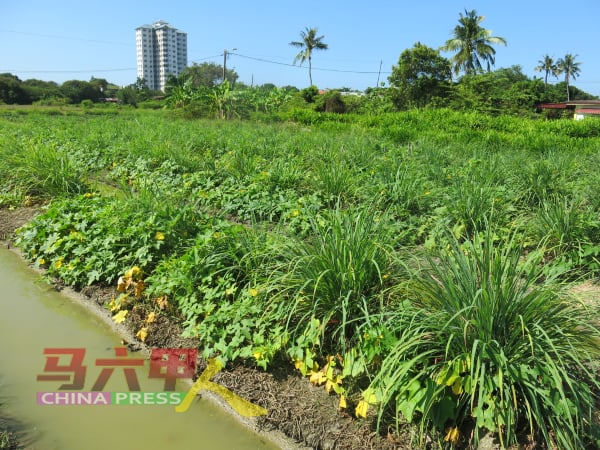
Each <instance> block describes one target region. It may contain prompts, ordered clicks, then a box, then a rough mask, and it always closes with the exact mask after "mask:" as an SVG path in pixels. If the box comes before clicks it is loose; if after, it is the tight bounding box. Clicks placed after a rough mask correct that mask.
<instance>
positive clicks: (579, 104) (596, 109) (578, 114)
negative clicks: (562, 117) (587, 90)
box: [536, 100, 600, 120]
mask: <svg viewBox="0 0 600 450" xmlns="http://www.w3.org/2000/svg"><path fill="white" fill-rule="evenodd" d="M536 109H537V110H538V111H541V110H543V109H547V110H571V111H573V118H574V119H575V120H581V119H584V118H586V117H599V118H600V100H572V101H570V102H561V103H540V104H539V105H536Z"/></svg>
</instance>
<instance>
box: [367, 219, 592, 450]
mask: <svg viewBox="0 0 600 450" xmlns="http://www.w3.org/2000/svg"><path fill="white" fill-rule="evenodd" d="M493 234H494V233H493V231H492V230H490V229H488V230H487V231H486V232H485V233H483V234H477V235H476V236H475V237H474V238H473V239H472V240H469V241H467V242H465V243H463V244H460V243H459V242H458V241H456V240H451V244H450V245H449V247H448V248H447V250H443V251H440V253H439V254H437V255H436V256H435V257H432V258H430V259H429V260H428V264H427V266H426V268H425V269H424V270H423V272H422V273H421V274H420V276H419V277H417V278H416V279H415V281H414V285H413V292H414V295H413V296H412V297H413V300H412V306H411V307H409V308H405V309H403V310H401V311H399V312H398V313H396V314H395V315H393V316H392V318H391V319H390V321H389V327H390V329H392V330H393V332H395V334H396V335H397V337H398V341H397V343H396V344H395V346H394V347H393V349H392V350H391V352H390V354H389V355H388V356H387V358H385V360H384V361H383V363H382V367H381V371H380V373H379V374H378V375H377V377H376V378H375V380H374V382H373V384H372V387H373V388H374V389H375V390H376V391H377V392H378V393H379V395H380V398H381V401H382V404H383V408H382V409H381V412H380V420H381V419H382V417H383V415H384V414H385V413H386V412H389V411H392V412H394V411H395V415H396V420H397V421H398V423H400V422H402V421H403V420H406V419H409V420H411V419H418V421H419V423H420V424H421V432H422V435H424V434H425V431H426V430H428V429H430V428H431V427H432V428H433V429H436V430H437V431H438V432H440V433H444V432H446V431H448V430H450V431H452V430H454V429H460V430H461V431H462V433H463V434H464V437H465V438H466V439H472V440H473V441H474V443H475V444H477V441H478V439H479V436H480V433H481V432H482V431H483V432H484V431H486V430H489V431H491V432H494V433H496V434H497V436H498V438H499V440H500V443H501V444H502V446H503V447H508V446H510V445H512V444H515V443H516V442H517V439H518V438H519V437H520V436H523V435H524V434H529V435H531V436H533V439H534V440H535V441H536V442H537V443H540V442H542V443H543V444H544V445H546V446H548V448H551V447H558V448H561V449H580V448H589V447H586V446H588V445H590V441H591V439H592V437H593V435H594V434H595V435H596V436H595V438H596V439H597V438H598V436H597V432H598V429H597V424H594V419H593V411H594V407H595V402H597V401H598V394H599V392H600V382H599V379H598V361H600V345H599V343H600V330H599V328H598V324H597V323H593V322H591V321H590V317H597V312H598V311H597V310H594V311H591V310H590V308H589V307H586V306H584V305H582V304H580V303H578V302H577V301H575V300H574V299H573V298H571V297H569V296H568V295H567V294H566V293H565V291H564V290H563V289H561V286H560V285H557V284H556V280H553V279H551V278H548V277H546V278H544V277H543V274H542V272H541V268H540V266H539V264H538V263H539V261H537V260H535V258H534V256H533V255H534V253H531V254H530V255H529V256H527V257H523V253H522V248H521V247H520V246H519V245H518V244H517V243H516V242H515V241H514V240H509V241H503V242H495V241H494V240H493ZM470 429H474V432H473V433H472V435H470V432H469V430H470ZM457 436H458V434H456V433H454V434H452V433H448V434H447V435H446V439H447V440H449V441H451V442H453V443H455V444H456V443H457V442H458V439H456V438H457Z"/></svg>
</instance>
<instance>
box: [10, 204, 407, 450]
mask: <svg viewBox="0 0 600 450" xmlns="http://www.w3.org/2000/svg"><path fill="white" fill-rule="evenodd" d="M39 212H40V208H39V207H28V208H18V209H14V210H9V209H0V240H1V241H3V245H4V246H8V247H12V245H11V239H12V238H13V237H14V231H15V230H16V229H17V228H19V227H20V226H22V225H24V224H25V223H27V222H28V221H29V220H31V219H32V218H33V217H34V216H35V215H36V214H37V213H39ZM56 288H57V289H63V288H62V286H60V284H57V285H56ZM64 291H65V293H66V294H68V295H70V296H71V297H73V298H75V299H77V300H78V301H79V302H80V303H82V304H84V305H85V306H86V307H88V308H89V309H90V310H92V311H93V312H94V314H97V315H99V316H100V317H102V318H103V319H104V320H105V321H106V322H107V323H108V324H110V325H111V326H113V327H114V328H115V329H116V330H117V331H118V332H119V334H120V335H121V336H122V337H123V339H124V341H127V342H128V343H129V347H130V349H131V350H142V351H146V352H147V351H148V349H149V347H163V348H173V347H187V348H189V347H191V346H197V345H198V344H199V343H198V342H196V341H194V340H190V339H184V338H182V337H181V329H180V327H179V326H178V325H177V324H175V323H171V322H169V320H168V319H167V318H166V317H162V318H161V319H160V320H158V321H157V322H156V323H153V324H152V329H151V330H149V331H150V332H149V334H148V341H147V342H146V343H145V344H142V343H141V342H139V341H137V340H136V339H135V338H134V337H133V335H134V332H133V329H134V328H131V326H133V327H135V326H136V325H138V324H137V323H136V322H138V320H139V322H140V323H141V321H142V320H143V317H144V315H143V313H142V312H141V311H140V314H139V317H136V316H137V315H136V314H132V315H131V316H132V319H133V320H132V321H127V323H128V324H129V327H128V326H117V325H116V324H114V322H113V321H112V320H111V317H110V314H109V313H108V310H106V309H105V308H104V307H103V305H104V304H106V303H107V302H108V301H110V299H111V298H112V297H113V296H114V295H115V294H116V289H115V287H101V286H89V287H86V288H84V289H82V290H81V291H80V292H74V291H72V290H71V289H64ZM132 312H134V311H132ZM204 368H205V365H204V364H200V367H199V368H198V374H199V373H201V372H202V371H203V370H204ZM213 381H215V382H217V383H219V384H221V385H223V386H225V387H227V388H229V389H230V390H231V391H233V392H235V393H236V394H238V395H239V396H241V397H242V398H244V399H246V400H249V401H251V402H252V403H255V404H258V405H260V406H262V407H264V408H266V409H267V410H268V414H267V415H266V416H263V417H260V418H258V419H253V420H242V422H243V423H244V424H245V425H247V426H249V427H250V428H252V429H254V430H256V431H258V432H259V433H261V434H263V435H265V436H266V437H267V438H269V439H271V440H272V441H274V442H275V444H276V445H279V446H280V447H282V448H289V449H300V448H315V449H328V450H329V449H340V450H345V449H382V450H386V449H405V448H412V446H411V444H410V439H409V436H406V437H405V439H402V440H400V439H397V438H393V437H392V436H391V435H390V436H388V437H383V436H380V435H378V434H377V433H376V432H375V431H374V430H373V424H372V423H371V422H369V421H364V420H361V421H359V420H356V419H354V418H353V417H351V416H350V415H349V414H348V413H346V412H343V411H339V410H338V399H337V397H334V396H330V395H328V394H327V393H326V392H325V390H324V389H323V387H315V386H313V385H311V384H310V383H309V382H308V380H307V379H306V378H302V377H301V376H300V375H299V374H298V373H297V371H295V370H294V369H293V367H292V365H291V364H287V363H285V362H284V363H282V364H280V365H279V366H274V367H273V368H272V369H271V370H270V371H269V372H263V371H262V370H260V369H258V370H257V369H255V368H252V367H245V366H243V365H236V366H232V367H229V366H228V367H227V368H226V369H224V370H223V371H221V372H219V373H218V374H217V375H216V376H215V377H214V378H213ZM201 395H206V394H205V393H202V394H201ZM209 396H210V393H209ZM211 397H212V399H213V400H215V401H217V402H218V403H220V404H222V405H223V404H224V402H222V401H221V399H220V398H219V397H217V396H216V395H214V396H211ZM224 408H226V409H229V407H227V406H226V405H224ZM232 414H234V415H236V416H237V414H235V413H233V412H232ZM237 417H238V418H239V417H240V416H237Z"/></svg>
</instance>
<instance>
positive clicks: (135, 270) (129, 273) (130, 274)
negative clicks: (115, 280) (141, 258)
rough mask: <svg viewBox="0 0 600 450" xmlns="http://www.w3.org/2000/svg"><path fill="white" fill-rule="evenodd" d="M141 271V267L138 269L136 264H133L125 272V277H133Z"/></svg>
mask: <svg viewBox="0 0 600 450" xmlns="http://www.w3.org/2000/svg"><path fill="white" fill-rule="evenodd" d="M141 272H142V269H140V268H139V267H138V266H133V267H132V268H131V269H129V270H128V271H127V272H125V278H129V279H133V278H135V277H137V276H138V275H139V274H140V273H141Z"/></svg>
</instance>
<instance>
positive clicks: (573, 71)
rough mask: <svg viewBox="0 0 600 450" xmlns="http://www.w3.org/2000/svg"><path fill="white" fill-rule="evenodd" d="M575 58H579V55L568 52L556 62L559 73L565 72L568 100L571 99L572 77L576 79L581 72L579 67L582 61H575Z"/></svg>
mask: <svg viewBox="0 0 600 450" xmlns="http://www.w3.org/2000/svg"><path fill="white" fill-rule="evenodd" d="M575 58H577V55H573V54H572V53H567V54H566V55H565V56H564V57H563V58H560V59H559V60H558V62H557V63H556V66H557V67H558V71H559V73H561V74H564V76H565V84H566V85H567V101H569V100H571V93H570V92H569V81H570V80H571V79H573V80H575V79H576V78H577V77H578V76H579V73H580V72H581V69H580V68H579V66H580V65H581V63H580V62H577V61H575Z"/></svg>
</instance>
